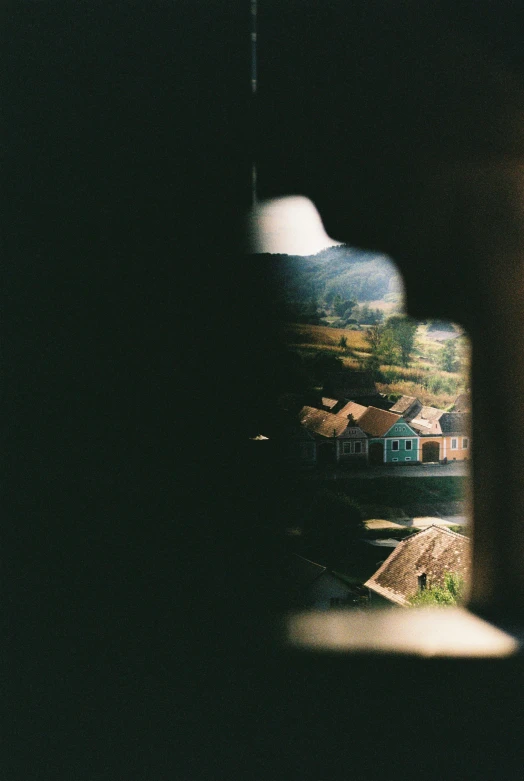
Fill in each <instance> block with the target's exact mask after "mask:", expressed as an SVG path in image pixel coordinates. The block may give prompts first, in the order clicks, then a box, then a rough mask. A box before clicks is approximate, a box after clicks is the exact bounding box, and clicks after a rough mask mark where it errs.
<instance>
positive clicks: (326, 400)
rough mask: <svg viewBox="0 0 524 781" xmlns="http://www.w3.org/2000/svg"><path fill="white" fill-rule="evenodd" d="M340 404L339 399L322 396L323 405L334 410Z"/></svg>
mask: <svg viewBox="0 0 524 781" xmlns="http://www.w3.org/2000/svg"><path fill="white" fill-rule="evenodd" d="M337 404H338V399H330V398H328V397H327V396H322V406H323V407H327V408H328V409H329V410H332V409H333V407H336V406H337Z"/></svg>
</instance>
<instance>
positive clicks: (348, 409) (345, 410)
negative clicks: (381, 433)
mask: <svg viewBox="0 0 524 781" xmlns="http://www.w3.org/2000/svg"><path fill="white" fill-rule="evenodd" d="M366 410H367V407H365V406H364V405H363V404H357V402H356V401H348V403H347V404H345V405H344V406H343V407H342V409H339V411H338V412H337V415H342V416H343V417H345V418H347V417H348V416H349V415H353V418H354V420H356V421H358V420H359V419H360V418H361V417H362V415H363V414H364V412H365V411H366Z"/></svg>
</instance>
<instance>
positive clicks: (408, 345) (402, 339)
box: [384, 315, 417, 366]
mask: <svg viewBox="0 0 524 781" xmlns="http://www.w3.org/2000/svg"><path fill="white" fill-rule="evenodd" d="M416 332H417V323H416V321H415V320H413V319H412V318H410V317H406V316H405V315H393V316H392V317H389V318H388V319H387V320H386V322H385V324H384V337H386V336H389V337H390V338H391V340H392V342H393V343H394V345H395V346H396V349H397V350H398V357H399V360H400V363H401V364H402V366H408V364H409V362H410V360H411V353H412V352H413V348H414V346H415V334H416Z"/></svg>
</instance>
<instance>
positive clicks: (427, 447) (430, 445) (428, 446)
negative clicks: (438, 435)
mask: <svg viewBox="0 0 524 781" xmlns="http://www.w3.org/2000/svg"><path fill="white" fill-rule="evenodd" d="M439 457H440V445H439V443H438V442H424V444H423V445H422V461H423V463H424V464H427V463H429V462H430V461H438V460H439Z"/></svg>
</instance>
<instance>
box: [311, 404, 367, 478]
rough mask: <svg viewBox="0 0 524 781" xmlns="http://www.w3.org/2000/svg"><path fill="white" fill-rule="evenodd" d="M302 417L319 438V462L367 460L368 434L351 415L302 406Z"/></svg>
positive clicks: (317, 448)
mask: <svg viewBox="0 0 524 781" xmlns="http://www.w3.org/2000/svg"><path fill="white" fill-rule="evenodd" d="M299 420H300V423H301V424H302V426H303V428H304V429H306V431H308V432H309V433H310V434H311V435H312V436H313V437H314V440H315V444H316V461H317V463H319V464H329V463H337V464H366V463H367V459H368V438H367V436H366V434H365V432H364V431H363V430H362V429H361V428H360V427H359V426H357V425H355V424H354V423H353V422H351V421H349V420H348V418H347V417H344V416H342V415H334V414H333V413H331V412H326V411H325V410H319V409H315V407H308V406H305V407H302V409H301V411H300V413H299Z"/></svg>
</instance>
